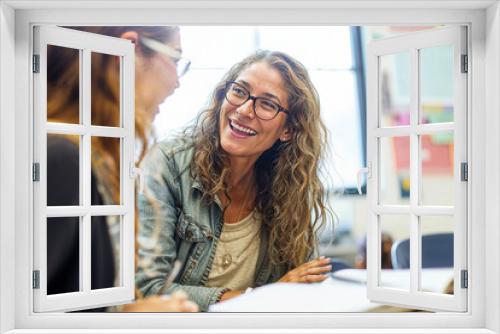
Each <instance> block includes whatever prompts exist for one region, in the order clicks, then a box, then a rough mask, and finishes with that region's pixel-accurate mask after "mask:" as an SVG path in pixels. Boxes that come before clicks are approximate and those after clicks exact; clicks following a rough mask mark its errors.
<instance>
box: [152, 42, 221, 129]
mask: <svg viewBox="0 0 500 334" xmlns="http://www.w3.org/2000/svg"><path fill="white" fill-rule="evenodd" d="M183 41H184V37H183ZM223 74H224V70H222V69H190V70H189V72H188V73H187V74H186V75H185V76H183V77H182V78H181V79H180V83H181V84H180V88H179V89H177V90H176V91H175V94H174V95H172V96H170V97H169V98H168V99H167V100H166V101H165V102H164V103H163V104H162V105H160V113H159V114H158V115H157V116H156V118H155V122H154V126H155V128H156V132H157V133H158V137H159V138H164V137H166V136H169V135H171V134H172V133H173V132H175V131H179V130H181V129H182V127H183V126H185V125H187V124H188V123H189V122H190V121H192V120H194V119H195V118H196V115H197V114H198V112H199V111H200V110H202V109H203V108H204V107H206V106H208V103H209V98H210V95H211V93H212V91H213V90H214V88H215V86H216V85H217V84H218V83H219V81H220V80H221V78H222V75H223Z"/></svg>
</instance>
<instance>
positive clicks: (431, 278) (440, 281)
mask: <svg viewBox="0 0 500 334" xmlns="http://www.w3.org/2000/svg"><path fill="white" fill-rule="evenodd" d="M420 232H421V235H422V239H421V240H422V244H421V245H422V248H421V250H422V252H421V258H422V274H421V290H422V291H427V292H434V293H446V294H453V281H452V279H453V236H454V224H453V216H422V217H420ZM443 268H447V269H448V270H446V269H443Z"/></svg>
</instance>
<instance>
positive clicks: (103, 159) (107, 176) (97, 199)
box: [91, 137, 122, 205]
mask: <svg viewBox="0 0 500 334" xmlns="http://www.w3.org/2000/svg"><path fill="white" fill-rule="evenodd" d="M120 151H121V140H120V138H108V137H92V178H91V179H92V180H91V204H92V205H119V204H120V203H121V191H120V189H121V182H120V168H122V166H120V162H121V152H120Z"/></svg>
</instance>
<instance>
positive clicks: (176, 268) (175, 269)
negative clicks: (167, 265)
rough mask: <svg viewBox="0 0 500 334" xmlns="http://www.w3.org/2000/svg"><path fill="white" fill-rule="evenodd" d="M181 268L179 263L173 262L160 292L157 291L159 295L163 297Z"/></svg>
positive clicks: (177, 261)
mask: <svg viewBox="0 0 500 334" xmlns="http://www.w3.org/2000/svg"><path fill="white" fill-rule="evenodd" d="M181 267H182V263H181V261H179V260H175V262H174V265H173V267H172V271H171V272H170V274H169V275H168V277H167V279H166V281H165V284H164V285H163V286H162V287H161V289H160V291H158V294H159V295H163V294H164V293H165V291H166V290H167V289H168V287H170V285H172V283H173V282H174V280H175V278H176V277H177V275H178V274H179V272H180V271H181Z"/></svg>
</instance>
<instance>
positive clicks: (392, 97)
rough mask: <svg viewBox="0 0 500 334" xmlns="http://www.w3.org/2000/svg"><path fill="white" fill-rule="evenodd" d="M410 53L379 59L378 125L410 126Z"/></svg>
mask: <svg viewBox="0 0 500 334" xmlns="http://www.w3.org/2000/svg"><path fill="white" fill-rule="evenodd" d="M410 73H411V70H410V53H408V52H404V53H398V54H391V55H386V56H381V57H380V72H379V76H380V77H379V82H380V85H379V87H380V88H379V89H380V90H379V93H378V94H379V98H380V106H379V125H380V126H381V127H387V126H400V125H409V124H410V78H411V74H410Z"/></svg>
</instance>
